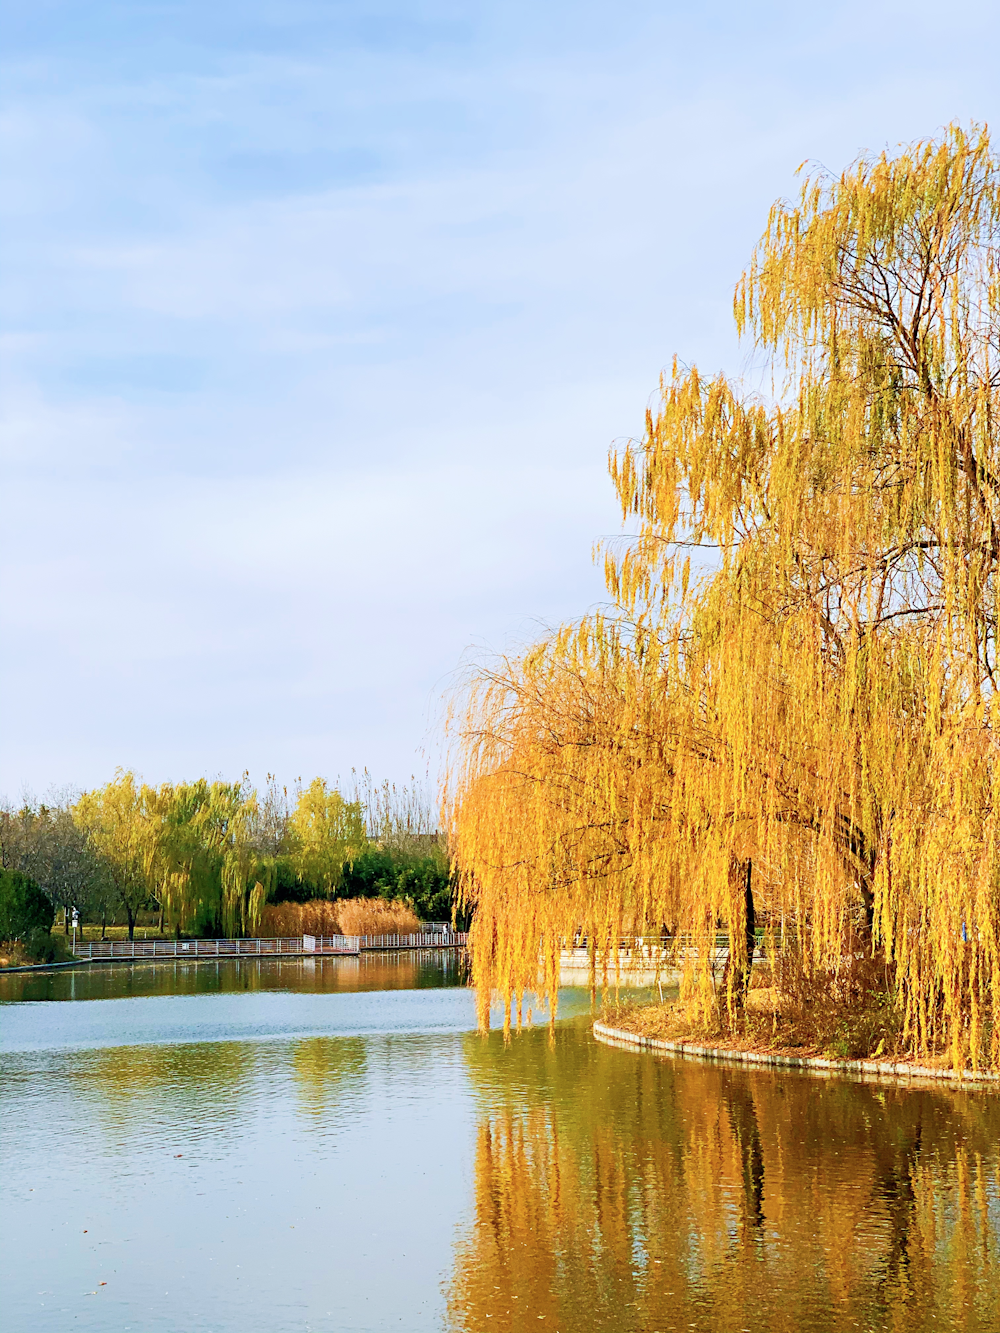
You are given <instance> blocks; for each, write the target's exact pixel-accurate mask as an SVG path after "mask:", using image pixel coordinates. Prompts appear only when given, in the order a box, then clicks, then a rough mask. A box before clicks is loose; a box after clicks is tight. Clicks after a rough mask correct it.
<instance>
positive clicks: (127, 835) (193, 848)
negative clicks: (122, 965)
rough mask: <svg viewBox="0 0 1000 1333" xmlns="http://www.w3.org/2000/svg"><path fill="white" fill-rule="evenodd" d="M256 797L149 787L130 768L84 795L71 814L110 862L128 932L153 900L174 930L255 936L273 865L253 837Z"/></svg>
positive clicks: (237, 787)
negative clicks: (261, 853) (261, 854)
mask: <svg viewBox="0 0 1000 1333" xmlns="http://www.w3.org/2000/svg"><path fill="white" fill-rule="evenodd" d="M255 814H256V795H255V793H254V792H252V791H247V790H245V789H244V787H243V786H242V784H240V783H225V782H212V783H210V782H206V781H205V780H204V779H202V780H200V781H198V782H190V783H179V784H177V785H176V786H175V785H173V784H171V783H164V784H163V785H162V786H160V787H152V786H148V785H147V784H145V783H142V782H139V781H137V780H136V777H135V775H134V774H133V773H131V772H119V773H117V774H116V775H115V778H114V780H113V781H112V782H109V783H107V784H106V785H105V786H103V787H100V788H97V789H95V790H94V791H90V792H85V793H84V794H83V795H82V796H81V797H80V799H79V800H78V801H77V803H76V805H75V806H74V807H73V817H74V819H75V820H76V821H77V823H78V824H79V825H80V826H81V827H82V828H83V829H85V830H86V832H87V836H88V840H89V842H90V844H91V846H92V847H93V848H94V850H95V851H96V852H97V853H98V855H99V856H100V857H101V859H102V861H103V862H104V864H105V865H106V866H107V868H108V872H109V875H110V877H111V880H112V882H113V883H114V885H115V888H116V891H117V896H118V900H119V903H120V905H121V906H122V907H123V908H124V910H125V913H126V918H127V921H128V928H129V938H130V939H131V938H132V935H133V932H134V929H135V921H136V916H137V913H138V912H139V911H140V910H141V909H142V908H143V907H145V906H146V905H147V904H148V903H150V902H157V903H159V904H160V906H161V907H162V908H163V910H164V911H165V912H166V914H167V915H168V916H169V918H170V919H171V921H172V923H173V924H174V925H175V926H176V928H177V929H178V930H192V929H197V930H205V929H208V930H214V929H221V930H222V931H223V933H224V934H226V935H228V936H238V935H245V934H248V933H251V934H252V933H253V932H254V931H255V930H256V929H257V926H258V924H259V921H260V915H261V911H262V909H263V906H264V901H265V899H266V896H267V893H268V892H269V890H270V889H271V887H272V884H273V878H274V862H273V859H268V858H266V857H262V856H260V855H259V853H258V852H257V851H255V849H254V844H253V840H252V837H251V834H252V829H253V820H254V816H255Z"/></svg>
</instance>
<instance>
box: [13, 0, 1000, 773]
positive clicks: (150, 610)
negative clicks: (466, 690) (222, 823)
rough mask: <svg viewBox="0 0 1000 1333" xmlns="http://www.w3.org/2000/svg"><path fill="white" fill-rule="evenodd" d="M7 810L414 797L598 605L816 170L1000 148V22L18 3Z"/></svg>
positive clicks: (508, 7)
mask: <svg viewBox="0 0 1000 1333" xmlns="http://www.w3.org/2000/svg"><path fill="white" fill-rule="evenodd" d="M0 50H2V53H3V56H2V67H0V153H2V173H3V179H4V182H5V187H4V190H3V192H2V199H0V229H2V232H0V251H2V256H3V258H2V271H0V320H2V327H0V373H2V379H0V442H2V451H3V475H2V492H0V503H2V514H3V521H2V526H0V561H2V565H0V608H2V617H3V640H4V651H3V653H2V655H0V657H2V660H0V673H2V674H0V698H2V700H3V716H2V720H0V793H6V794H7V795H8V796H16V795H17V794H18V793H19V792H20V791H21V789H22V788H23V787H25V786H27V787H29V788H31V789H34V790H35V791H39V792H41V791H45V790H46V789H47V788H49V787H50V786H52V785H58V786H61V785H64V784H72V785H77V786H86V785H92V784H95V783H97V782H100V781H102V780H104V779H105V778H107V777H109V776H110V775H111V774H112V773H113V771H114V769H115V767H116V766H118V765H123V766H127V767H134V768H135V769H137V770H138V771H139V772H141V773H143V774H144V775H145V776H146V777H147V778H149V779H151V780H155V781H162V780H165V779H170V778H173V779H179V778H182V777H185V776H196V775H199V774H208V775H214V774H218V773H223V774H227V775H238V774H239V773H240V772H241V771H243V770H244V769H247V770H249V771H250V772H251V774H252V776H253V777H255V778H257V779H261V778H263V776H264V774H265V773H266V772H268V771H271V772H275V773H277V774H278V776H279V777H280V778H282V779H284V780H289V781H290V780H292V779H294V778H295V777H296V776H299V775H302V776H303V777H305V778H309V777H310V776H312V775H313V774H315V773H321V774H325V775H328V776H330V777H333V776H336V775H337V774H340V775H347V774H349V772H350V769H351V768H352V767H355V768H359V769H360V768H362V767H364V766H367V767H368V768H369V769H370V770H372V771H373V772H374V773H375V774H376V775H377V776H388V777H390V778H392V779H394V780H397V781H399V780H405V779H406V777H407V776H408V775H409V774H410V773H412V772H418V773H419V772H422V771H424V770H425V769H427V767H428V765H430V768H431V771H432V772H433V770H434V768H435V765H436V758H435V754H436V750H435V745H436V742H435V736H436V730H435V728H436V720H437V718H438V717H439V715H440V709H441V699H442V696H443V694H445V693H446V692H447V690H448V689H449V688H451V687H453V686H454V684H455V683H456V681H457V680H458V679H460V673H461V667H462V664H463V663H464V662H468V661H469V660H470V658H476V657H480V658H481V657H482V656H484V655H488V654H489V653H490V652H493V651H497V650H501V649H505V648H511V647H515V646H517V645H518V644H520V643H523V642H525V641H527V640H529V639H531V638H532V637H535V636H536V635H537V634H538V633H539V632H540V630H541V627H542V626H544V625H547V624H554V623H557V622H559V621H560V620H563V619H565V618H568V617H572V616H576V615H578V614H580V613H582V612H584V611H585V610H586V609H587V608H588V607H591V606H593V605H594V604H595V603H598V602H599V601H600V600H601V599H602V595H603V588H602V581H601V577H600V571H599V570H598V568H597V567H595V566H594V565H593V564H592V562H591V547H592V543H593V541H594V539H595V538H598V537H600V536H602V535H605V534H609V533H614V532H616V531H617V530H618V526H619V525H618V516H617V514H616V512H615V508H614V504H613V499H612V493H611V489H610V484H609V482H608V480H607V477H606V471H605V466H606V456H607V451H608V447H609V445H610V444H611V442H612V441H613V440H614V439H616V438H622V437H625V436H628V435H630V434H632V433H635V432H637V431H639V430H640V429H641V424H642V419H643V413H644V410H645V407H646V404H647V402H648V401H649V400H650V396H651V394H652V393H653V392H654V390H655V387H656V383H657V377H658V374H659V372H660V370H661V369H662V368H663V367H665V366H668V365H669V364H670V361H671V359H672V357H673V355H674V354H675V353H678V354H679V355H680V356H681V357H682V358H683V359H684V360H685V361H688V362H692V361H693V362H697V363H698V364H699V365H700V366H701V367H702V368H703V369H704V370H709V371H714V370H716V369H719V368H723V369H726V370H727V371H730V372H733V373H738V372H739V371H740V369H741V367H742V366H743V365H744V361H745V357H746V355H747V349H746V348H741V347H740V346H739V345H738V344H737V342H736V340H735V336H734V333H733V328H732V318H731V298H732V289H733V286H734V283H735V281H736V279H737V278H738V276H739V274H740V272H741V269H742V267H743V265H744V263H745V262H746V260H747V258H748V257H749V254H750V250H751V248H752V246H753V244H754V241H755V240H756V238H757V236H758V235H759V233H760V232H761V230H762V229H763V226H764V223H765V221H766V217H767V210H768V208H769V206H770V204H771V202H772V201H773V200H774V199H775V198H776V197H778V196H781V195H787V194H790V193H792V192H793V191H794V189H795V178H794V171H795V168H796V167H797V166H798V164H799V163H800V162H801V161H802V160H803V159H805V158H812V159H815V160H818V161H820V162H822V163H824V164H825V165H826V166H828V167H829V168H831V169H833V170H839V169H841V168H842V167H843V166H845V165H847V163H848V162H849V161H850V160H851V159H852V158H853V157H854V156H856V154H857V153H858V152H859V151H861V150H877V149H880V148H881V147H883V146H884V145H885V144H887V143H888V144H894V143H897V142H899V141H901V140H909V139H913V138H916V137H919V136H923V135H926V134H932V133H934V131H935V130H936V129H938V128H939V127H940V126H941V125H942V124H944V123H946V122H948V121H950V120H952V119H959V120H963V121H969V120H979V121H982V120H986V121H995V120H997V119H998V117H997V114H996V112H997V110H998V106H1000V78H998V76H997V51H998V50H1000V8H998V7H997V6H996V5H995V4H992V3H983V4H973V3H963V2H962V0H957V3H952V4H951V5H949V6H947V7H945V6H943V5H941V4H925V3H919V2H918V3H908V4H900V3H891V4H889V3H877V0H876V2H873V3H867V4H860V3H850V4H844V3H840V4H838V3H832V4H827V5H825V6H818V5H802V4H795V5H793V4H780V3H771V4H767V3H762V4H749V5H748V4H729V3H706V4H686V5H681V4H675V3H660V4H650V3H629V0H618V2H617V3H614V4H611V3H602V4H593V3H591V4H588V3H579V2H578V3H574V4H564V3H555V2H553V3H548V4H546V3H540V2H539V0H534V3H530V4H527V3H520V2H519V0H513V2H508V3H505V4H502V5H501V4H492V5H490V4H485V3H480V4H473V3H464V4H462V3H453V4H445V3H422V4H421V3H412V4H405V3H396V4H391V3H388V4H374V3H373V4H365V3H312V2H309V0H301V2H297V0H281V3H277V0H275V2H273V3H272V2H271V0H266V2H265V0H243V2H242V3H240V4H235V3H227V2H226V0H216V2H215V3H212V4H205V3H204V2H203V0H202V2H201V3H194V2H193V0H174V2H173V3H171V2H169V0H164V2H162V3H142V2H141V0H135V2H132V3H128V2H126V0H122V2H121V3H109V2H108V0H88V3H87V4H85V5H84V4H80V3H79V0H77V2H76V3H61V2H53V3H46V2H45V0H31V2H30V3H14V2H13V0H3V3H2V4H0Z"/></svg>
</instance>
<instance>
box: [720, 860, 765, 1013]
mask: <svg viewBox="0 0 1000 1333" xmlns="http://www.w3.org/2000/svg"><path fill="white" fill-rule="evenodd" d="M743 895H744V897H743V904H744V922H743V930H744V946H745V948H746V961H745V962H744V963H743V965H742V966H741V967H740V968H739V970H738V971H737V972H735V975H734V966H735V965H734V963H733V939H732V934H730V939H729V957H728V958H727V959H726V966H725V969H724V970H723V973H722V995H725V996H727V997H728V995H729V985H730V979H732V986H733V999H734V1001H735V1003H736V1008H737V1009H742V1008H743V1003H744V1001H745V1000H746V994H747V991H748V990H749V989H750V972H751V970H752V968H753V951H754V949H755V948H756V947H757V914H756V912H755V911H754V905H753V861H747V863H746V878H745V880H744V885H743ZM731 930H732V927H730V931H731ZM720 1002H721V996H720ZM728 1002H729V1001H728V998H727V1000H726V1003H727V1004H728Z"/></svg>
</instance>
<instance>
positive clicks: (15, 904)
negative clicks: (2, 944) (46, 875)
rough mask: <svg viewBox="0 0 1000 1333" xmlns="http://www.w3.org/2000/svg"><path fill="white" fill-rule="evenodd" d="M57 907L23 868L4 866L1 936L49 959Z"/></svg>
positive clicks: (0, 875) (0, 879) (0, 872)
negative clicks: (6, 868)
mask: <svg viewBox="0 0 1000 1333" xmlns="http://www.w3.org/2000/svg"><path fill="white" fill-rule="evenodd" d="M54 920H55V909H54V908H53V906H52V900H51V899H50V898H49V896H48V894H46V893H43V892H42V890H41V889H40V888H39V887H38V885H37V884H36V883H35V881H34V880H33V879H29V878H28V876H27V875H22V874H21V872H20V871H19V870H0V940H5V941H10V942H11V943H19V944H21V945H22V947H23V951H24V953H25V955H26V956H27V957H29V958H38V959H41V961H44V962H49V961H51V958H50V957H49V956H48V953H49V951H51V953H52V956H54V954H55V951H54V949H53V947H52V936H51V931H52V922H53V921H54Z"/></svg>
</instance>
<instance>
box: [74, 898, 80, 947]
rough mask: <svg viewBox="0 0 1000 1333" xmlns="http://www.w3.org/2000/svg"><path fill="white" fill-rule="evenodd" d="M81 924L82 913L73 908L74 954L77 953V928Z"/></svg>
mask: <svg viewBox="0 0 1000 1333" xmlns="http://www.w3.org/2000/svg"><path fill="white" fill-rule="evenodd" d="M79 924H80V913H79V912H78V911H77V910H76V908H75V907H74V908H73V952H74V953H76V928H77V926H78V925H79Z"/></svg>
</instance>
